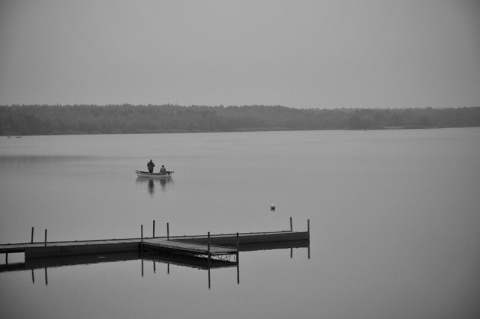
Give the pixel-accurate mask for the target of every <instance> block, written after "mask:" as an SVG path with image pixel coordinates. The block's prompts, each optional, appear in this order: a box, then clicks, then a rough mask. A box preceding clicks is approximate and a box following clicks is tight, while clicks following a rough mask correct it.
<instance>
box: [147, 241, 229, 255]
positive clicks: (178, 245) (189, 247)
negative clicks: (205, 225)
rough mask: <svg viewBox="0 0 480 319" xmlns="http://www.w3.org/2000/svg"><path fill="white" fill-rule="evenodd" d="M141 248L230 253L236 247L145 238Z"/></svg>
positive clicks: (211, 253)
mask: <svg viewBox="0 0 480 319" xmlns="http://www.w3.org/2000/svg"><path fill="white" fill-rule="evenodd" d="M143 249H144V250H148V251H165V252H172V253H176V254H184V255H208V254H210V255H212V256H220V255H231V254H236V253H237V249H235V248H230V247H222V246H214V245H209V244H198V243H191V242H186V241H176V240H165V239H161V238H152V239H146V240H144V241H143Z"/></svg>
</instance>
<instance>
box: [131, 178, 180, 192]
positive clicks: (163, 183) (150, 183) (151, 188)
mask: <svg viewBox="0 0 480 319" xmlns="http://www.w3.org/2000/svg"><path fill="white" fill-rule="evenodd" d="M136 184H138V185H145V184H146V185H147V191H148V193H149V194H150V196H153V195H155V184H156V185H157V186H158V185H160V189H161V190H162V192H165V191H166V189H167V185H169V184H173V179H172V178H165V179H163V178H146V177H137V180H136Z"/></svg>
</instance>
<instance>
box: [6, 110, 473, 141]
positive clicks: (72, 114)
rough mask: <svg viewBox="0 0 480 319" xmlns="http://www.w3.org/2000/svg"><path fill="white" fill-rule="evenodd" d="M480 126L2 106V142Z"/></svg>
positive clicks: (337, 114) (305, 113)
mask: <svg viewBox="0 0 480 319" xmlns="http://www.w3.org/2000/svg"><path fill="white" fill-rule="evenodd" d="M478 126H480V106H477V107H462V108H442V109H435V108H431V107H429V108H405V109H400V108H396V109H355V108H350V109H349V108H342V109H295V108H289V107H284V106H265V105H249V106H198V105H192V106H180V105H173V104H164V105H151V104H149V105H131V104H121V105H105V106H100V105H10V106H9V105H0V135H3V136H7V135H8V136H10V135H67V134H133V133H169V132H239V131H288V130H373V129H375V130H377V129H409V128H446V127H478Z"/></svg>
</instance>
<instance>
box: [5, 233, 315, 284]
mask: <svg viewBox="0 0 480 319" xmlns="http://www.w3.org/2000/svg"><path fill="white" fill-rule="evenodd" d="M279 249H280V250H290V258H293V250H294V249H307V250H308V255H307V256H308V259H310V240H301V241H288V242H279V243H262V244H251V245H244V246H241V247H240V248H239V250H238V252H237V253H236V255H234V256H233V257H232V256H230V257H227V258H220V259H217V258H207V256H198V255H197V256H193V255H183V254H175V253H167V252H164V253H152V252H145V253H144V252H142V250H139V251H138V252H128V253H109V254H102V255H83V256H75V257H61V258H38V259H31V260H30V259H28V260H26V261H25V262H15V263H8V261H7V262H6V264H2V265H0V273H4V272H17V271H31V275H32V282H33V283H35V272H34V271H35V270H43V272H44V276H45V285H48V272H47V270H48V268H60V267H71V266H85V265H91V264H100V263H113V262H124V261H134V260H139V261H140V263H141V276H142V277H143V276H144V271H145V263H152V264H153V272H154V273H156V264H157V263H162V264H166V265H167V273H168V274H170V267H171V266H173V267H189V268H196V269H199V270H206V271H207V272H208V288H209V289H211V271H212V270H215V269H219V268H236V270H237V271H236V273H237V284H240V260H239V255H240V252H243V253H248V252H251V251H261V250H263V251H268V250H279Z"/></svg>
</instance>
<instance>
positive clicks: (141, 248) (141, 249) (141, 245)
mask: <svg viewBox="0 0 480 319" xmlns="http://www.w3.org/2000/svg"><path fill="white" fill-rule="evenodd" d="M140 231H141V233H142V241H141V243H140V252H141V253H142V260H143V225H141V226H140Z"/></svg>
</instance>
